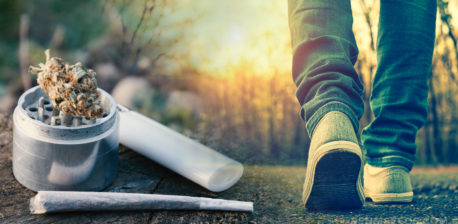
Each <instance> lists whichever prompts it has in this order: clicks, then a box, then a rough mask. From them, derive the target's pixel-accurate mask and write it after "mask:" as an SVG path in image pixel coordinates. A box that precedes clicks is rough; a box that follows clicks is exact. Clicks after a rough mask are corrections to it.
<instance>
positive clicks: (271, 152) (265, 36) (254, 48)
mask: <svg viewBox="0 0 458 224" xmlns="http://www.w3.org/2000/svg"><path fill="white" fill-rule="evenodd" d="M438 6H439V7H438V17H437V32H436V48H435V52H434V59H433V70H432V74H431V77H430V79H429V85H430V87H431V88H430V93H429V103H430V104H429V117H428V121H427V123H426V125H425V127H424V128H422V129H421V130H420V131H419V132H418V137H417V145H418V151H417V161H416V163H417V165H424V164H430V165H438V164H450V163H458V151H457V147H458V135H457V131H458V112H457V111H458V108H457V101H458V86H457V85H458V81H457V76H458V63H457V58H458V50H457V38H458V0H449V1H446V0H439V1H438ZM352 7H353V14H354V25H353V29H354V32H355V35H356V38H357V42H358V46H359V48H360V55H359V60H358V62H357V64H356V66H355V67H356V68H357V70H358V72H359V74H360V78H361V80H362V81H363V82H364V84H365V88H366V94H365V95H364V96H363V98H364V100H365V102H366V113H365V115H364V116H363V118H362V119H361V127H364V126H365V125H367V124H368V123H369V122H370V120H371V119H372V114H371V113H370V110H369V105H368V103H367V102H368V99H369V93H370V88H371V77H373V75H374V73H375V69H376V52H375V39H376V30H377V23H378V9H379V1H377V0H352ZM289 34H290V33H289V29H288V16H287V1H263V0H250V1H243V0H236V1H225V0H199V1H192V0H144V1H143V0H134V1H129V0H104V1H96V0H93V1H90V0H79V1H61V0H37V1H32V0H14V1H13V0H0V112H2V113H7V114H11V112H12V110H13V109H14V107H15V105H16V102H17V98H18V97H19V95H20V94H21V93H22V92H23V91H24V90H25V89H27V88H30V87H31V86H34V85H36V76H33V75H30V74H28V72H27V70H28V66H29V65H31V64H33V65H36V64H38V63H40V62H43V61H44V59H45V57H44V53H43V52H44V50H45V49H51V54H52V55H53V56H59V57H62V58H64V59H65V60H67V61H68V62H70V63H72V64H73V63H76V62H82V63H83V65H84V66H85V67H87V68H92V69H95V71H96V72H97V79H98V84H99V86H100V87H101V88H103V89H105V90H107V91H109V92H111V93H112V95H113V96H114V97H115V99H116V100H117V101H118V102H119V103H121V104H125V105H127V106H128V107H131V108H133V109H135V110H137V111H139V112H141V113H143V114H145V115H147V116H149V117H152V118H153V119H156V120H158V121H160V122H162V123H163V124H165V125H168V126H169V127H171V128H173V129H175V130H177V131H179V132H181V133H183V134H185V135H187V136H190V137H191V138H194V139H197V140H199V141H201V142H203V143H204V144H206V145H208V146H210V147H212V148H214V149H216V150H218V151H221V152H223V153H225V154H227V155H229V156H231V157H233V158H235V159H237V160H239V161H242V162H244V163H245V164H274V165H303V164H305V161H306V152H307V148H308V142H309V139H308V136H307V134H306V132H305V128H304V122H303V121H302V120H301V119H300V117H299V108H300V107H299V105H298V103H297V100H296V98H295V86H294V84H293V81H292V78H291V44H290V37H289Z"/></svg>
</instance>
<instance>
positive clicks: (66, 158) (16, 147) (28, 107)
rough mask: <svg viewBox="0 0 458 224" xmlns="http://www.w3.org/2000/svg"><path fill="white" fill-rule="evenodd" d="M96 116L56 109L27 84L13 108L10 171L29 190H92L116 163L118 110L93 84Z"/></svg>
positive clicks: (104, 182)
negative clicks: (98, 102)
mask: <svg viewBox="0 0 458 224" xmlns="http://www.w3.org/2000/svg"><path fill="white" fill-rule="evenodd" d="M98 91H99V93H100V98H101V106H102V107H103V111H105V113H104V114H103V117H102V118H96V119H89V118H87V117H73V116H72V115H70V114H65V113H63V112H59V111H58V110H56V109H55V108H54V107H53V105H52V104H51V101H50V100H49V98H48V96H47V94H46V93H45V92H44V91H43V90H42V89H41V88H40V87H39V86H36V87H33V88H31V89H29V90H27V91H26V92H25V93H24V94H22V96H21V97H20V98H19V101H18V105H17V107H16V109H15V110H14V115H13V119H14V125H13V129H14V130H13V174H14V176H15V178H16V179H17V180H18V181H19V182H20V183H21V184H22V185H24V186H25V187H27V188H29V189H31V190H33V191H38V190H43V189H47V190H83V191H98V190H102V189H104V188H105V187H107V186H108V185H110V184H111V183H112V182H113V180H114V179H115V178H116V174H117V169H118V147H119V136H118V135H119V114H118V111H117V109H116V103H115V101H114V99H113V98H112V97H111V96H110V95H109V94H108V93H107V92H105V91H103V90H102V89H98Z"/></svg>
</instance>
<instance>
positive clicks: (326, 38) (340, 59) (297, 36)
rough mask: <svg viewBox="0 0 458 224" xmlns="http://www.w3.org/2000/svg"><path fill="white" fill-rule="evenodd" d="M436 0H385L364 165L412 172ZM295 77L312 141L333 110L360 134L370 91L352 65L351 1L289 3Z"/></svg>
mask: <svg viewBox="0 0 458 224" xmlns="http://www.w3.org/2000/svg"><path fill="white" fill-rule="evenodd" d="M435 21H436V0H381V1H380V21H379V26H378V35H377V63H378V67H377V71H376V73H375V77H374V80H373V86H372V93H371V98H370V105H371V109H372V112H373V113H374V118H375V119H374V120H373V121H372V123H371V124H370V125H369V126H368V127H366V128H364V130H363V132H362V135H361V140H362V143H363V146H364V148H365V149H366V150H365V155H366V161H367V162H368V163H369V164H371V165H373V166H377V167H387V166H394V165H400V166H404V167H406V168H408V169H411V168H412V166H413V163H414V161H415V150H416V145H415V136H416V133H417V131H418V129H419V128H420V127H421V126H422V125H423V124H424V122H425V121H426V118H427V113H428V99H427V98H428V85H427V81H428V78H429V76H430V74H431V62H432V54H433V50H434V38H435ZM289 23H290V30H291V39H292V46H293V68H292V72H293V79H294V81H295V83H296V86H297V92H296V96H297V99H298V100H299V103H300V104H301V105H302V109H301V116H302V118H303V119H304V120H305V122H306V128H307V132H308V133H309V135H310V136H312V135H313V130H314V128H315V126H316V124H317V123H318V121H319V120H320V119H321V118H322V117H323V116H324V115H325V114H326V113H328V112H330V111H340V112H343V113H345V114H346V115H347V116H348V117H349V118H350V120H351V121H352V123H353V127H354V128H355V132H357V131H358V128H359V127H358V121H359V119H360V118H361V116H362V114H363V112H364V104H363V101H362V99H361V95H362V93H363V91H364V88H363V85H362V83H361V81H360V80H359V77H358V74H357V72H356V71H355V69H354V64H355V62H356V60H357V57H358V48H357V46H356V42H355V38H354V35H353V32H352V23H353V18H352V12H351V4H350V0H304V1H302V0H289Z"/></svg>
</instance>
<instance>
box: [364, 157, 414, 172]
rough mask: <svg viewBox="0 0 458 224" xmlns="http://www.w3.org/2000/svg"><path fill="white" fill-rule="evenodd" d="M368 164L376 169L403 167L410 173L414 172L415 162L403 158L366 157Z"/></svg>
mask: <svg viewBox="0 0 458 224" xmlns="http://www.w3.org/2000/svg"><path fill="white" fill-rule="evenodd" d="M366 162H367V163H368V164H369V165H371V166H375V167H390V166H403V167H405V168H407V169H408V170H409V171H410V170H412V167H413V164H414V161H412V160H410V159H407V158H404V157H402V156H385V157H378V158H370V157H366Z"/></svg>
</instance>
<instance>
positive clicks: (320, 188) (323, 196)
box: [303, 141, 365, 210]
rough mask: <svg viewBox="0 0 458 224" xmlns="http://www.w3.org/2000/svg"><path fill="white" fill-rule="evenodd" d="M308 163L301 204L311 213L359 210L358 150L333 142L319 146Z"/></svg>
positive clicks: (360, 202)
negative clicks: (310, 210)
mask: <svg viewBox="0 0 458 224" xmlns="http://www.w3.org/2000/svg"><path fill="white" fill-rule="evenodd" d="M313 156H314V158H312V160H309V161H311V162H312V164H310V165H308V166H307V171H306V178H305V182H304V192H303V201H304V203H305V207H307V208H309V209H313V210H335V209H355V208H361V207H362V206H363V204H364V201H365V200H364V199H365V196H364V191H363V187H362V184H361V178H360V172H361V170H362V167H363V162H362V152H361V148H360V147H359V146H358V145H357V144H355V143H353V142H349V141H334V142H330V143H326V144H324V145H322V146H320V147H319V148H318V149H317V150H316V152H315V153H314V155H313Z"/></svg>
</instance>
